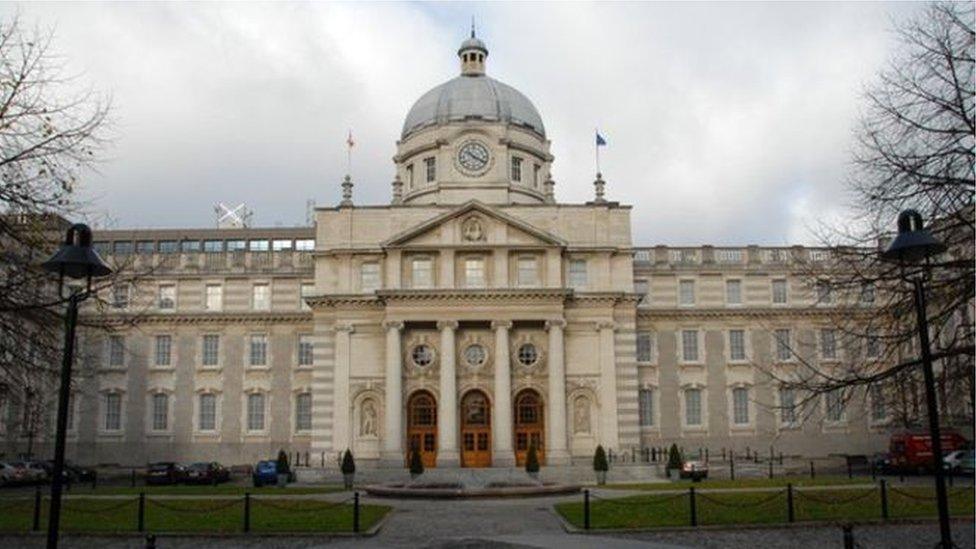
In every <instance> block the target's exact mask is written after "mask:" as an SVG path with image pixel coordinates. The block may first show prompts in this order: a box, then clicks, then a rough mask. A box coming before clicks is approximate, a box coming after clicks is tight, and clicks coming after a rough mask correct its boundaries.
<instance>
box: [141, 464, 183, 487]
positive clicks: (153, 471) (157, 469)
mask: <svg viewBox="0 0 976 549" xmlns="http://www.w3.org/2000/svg"><path fill="white" fill-rule="evenodd" d="M185 478H186V469H185V468H184V467H183V466H182V465H180V464H179V463H173V462H172V461H160V462H157V463H150V464H149V467H148V468H147V470H146V484H178V483H180V482H182V481H183V480H184V479H185Z"/></svg>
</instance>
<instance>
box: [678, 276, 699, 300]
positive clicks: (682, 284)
mask: <svg viewBox="0 0 976 549" xmlns="http://www.w3.org/2000/svg"><path fill="white" fill-rule="evenodd" d="M695 286H696V284H695V280H694V279H692V278H683V279H680V280H678V306H679V307H694V306H695V304H696V303H697V301H698V296H697V293H698V292H697V288H695ZM686 288H687V289H690V299H688V298H689V295H688V294H687V293H686V292H685V289H686Z"/></svg>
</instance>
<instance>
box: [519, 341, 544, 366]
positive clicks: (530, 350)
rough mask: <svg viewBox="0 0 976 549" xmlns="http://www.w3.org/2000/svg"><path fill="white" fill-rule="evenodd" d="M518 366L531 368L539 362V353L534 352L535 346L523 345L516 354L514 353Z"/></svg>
mask: <svg viewBox="0 0 976 549" xmlns="http://www.w3.org/2000/svg"><path fill="white" fill-rule="evenodd" d="M516 355H517V358H518V361H519V364H521V365H522V366H532V365H533V364H535V363H536V361H538V360H539V351H538V350H536V348H535V345H533V344H531V343H525V344H523V345H522V346H520V347H519V348H518V353H516Z"/></svg>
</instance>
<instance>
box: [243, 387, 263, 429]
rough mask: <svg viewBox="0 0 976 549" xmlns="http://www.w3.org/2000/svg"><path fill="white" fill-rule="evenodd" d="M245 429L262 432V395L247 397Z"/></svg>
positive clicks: (256, 394)
mask: <svg viewBox="0 0 976 549" xmlns="http://www.w3.org/2000/svg"><path fill="white" fill-rule="evenodd" d="M247 429H248V430H249V431H262V430H264V395H263V394H261V393H255V394H250V395H247Z"/></svg>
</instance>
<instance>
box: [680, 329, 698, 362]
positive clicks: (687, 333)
mask: <svg viewBox="0 0 976 549" xmlns="http://www.w3.org/2000/svg"><path fill="white" fill-rule="evenodd" d="M681 360H682V361H683V362H698V330H682V331H681Z"/></svg>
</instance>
